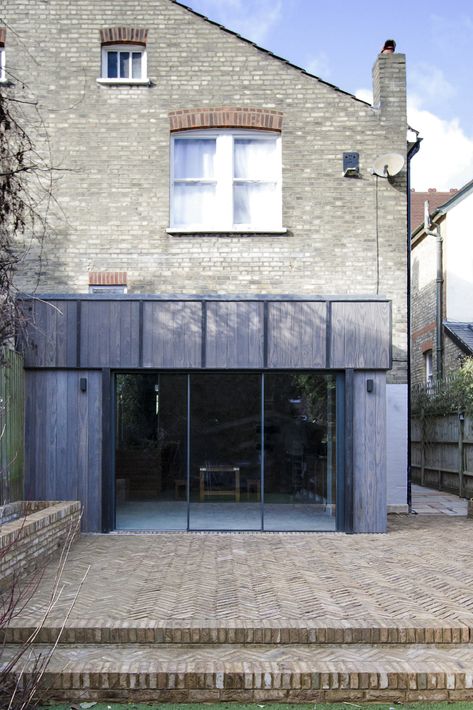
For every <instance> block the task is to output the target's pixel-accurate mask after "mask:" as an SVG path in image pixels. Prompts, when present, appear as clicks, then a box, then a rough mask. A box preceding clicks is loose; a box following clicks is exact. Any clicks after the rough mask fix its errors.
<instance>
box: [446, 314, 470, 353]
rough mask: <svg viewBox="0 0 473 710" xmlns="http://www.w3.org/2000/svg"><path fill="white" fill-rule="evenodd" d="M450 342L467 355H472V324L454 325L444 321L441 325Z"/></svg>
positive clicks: (451, 322)
mask: <svg viewBox="0 0 473 710" xmlns="http://www.w3.org/2000/svg"><path fill="white" fill-rule="evenodd" d="M443 326H444V328H445V330H446V332H447V333H448V335H450V337H451V338H452V340H453V341H454V342H455V343H456V344H457V345H458V346H459V347H460V348H461V349H462V350H463V352H465V353H466V354H467V355H473V323H454V322H453V321H445V322H444V324H443Z"/></svg>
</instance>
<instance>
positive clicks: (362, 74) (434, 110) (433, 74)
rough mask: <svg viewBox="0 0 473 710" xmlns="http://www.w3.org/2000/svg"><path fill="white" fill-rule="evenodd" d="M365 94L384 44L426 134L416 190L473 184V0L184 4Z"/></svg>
mask: <svg viewBox="0 0 473 710" xmlns="http://www.w3.org/2000/svg"><path fill="white" fill-rule="evenodd" d="M183 4H186V5H188V6H189V7H191V8H192V9H194V10H196V11H197V12H200V13H202V14H204V15H207V16H208V17H209V18H210V19H212V20H214V21H216V22H219V23H221V24H223V25H225V26H226V27H228V28H229V29H231V30H234V31H235V32H238V33H239V34H241V35H243V36H244V37H246V38H248V39H251V40H252V41H254V42H256V43H257V44H259V45H261V46H262V47H264V48H265V49H269V50H270V51H271V52H274V53H275V54H277V55H279V56H282V57H284V58H285V59H288V60H289V61H291V62H293V63H294V64H297V65H298V66H301V67H303V68H305V69H307V70H308V71H310V72H312V73H314V74H316V75H317V76H320V78H322V79H324V80H325V81H329V82H330V83H332V84H336V85H337V86H339V87H340V88H342V89H344V90H345V91H348V92H350V93H353V94H356V95H357V96H358V97H359V98H362V99H365V100H368V101H370V100H371V67H372V65H373V62H374V60H375V58H376V55H377V53H378V52H379V51H380V50H381V48H382V46H383V44H384V41H385V40H386V39H391V38H392V39H395V40H396V43H397V51H399V52H404V53H405V54H406V58H407V86H408V121H409V124H410V125H411V126H412V127H413V128H415V129H416V130H418V131H419V132H420V135H421V136H422V138H423V141H422V146H421V150H420V152H419V153H418V155H417V156H416V157H415V158H414V159H413V161H412V186H413V187H414V188H415V189H416V190H427V189H428V188H430V187H434V188H437V189H438V190H449V189H450V188H455V187H456V188H459V187H461V186H462V185H464V184H465V183H466V182H468V181H469V180H471V179H473V2H472V0H451V1H450V3H446V2H445V1H444V0H428V1H427V0H395V2H386V0H380V1H379V2H375V1H374V0H183Z"/></svg>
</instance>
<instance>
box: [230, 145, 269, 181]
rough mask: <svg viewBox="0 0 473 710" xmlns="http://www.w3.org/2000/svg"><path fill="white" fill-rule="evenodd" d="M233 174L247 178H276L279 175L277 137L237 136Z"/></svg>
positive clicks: (234, 148) (234, 147) (236, 176)
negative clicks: (270, 138) (262, 138)
mask: <svg viewBox="0 0 473 710" xmlns="http://www.w3.org/2000/svg"><path fill="white" fill-rule="evenodd" d="M233 157H234V165H233V176H234V177H235V178H243V179H246V180H274V178H275V177H276V175H277V159H276V139H272V140H268V139H265V140H261V139H257V138H253V139H251V138H235V141H234V143H233Z"/></svg>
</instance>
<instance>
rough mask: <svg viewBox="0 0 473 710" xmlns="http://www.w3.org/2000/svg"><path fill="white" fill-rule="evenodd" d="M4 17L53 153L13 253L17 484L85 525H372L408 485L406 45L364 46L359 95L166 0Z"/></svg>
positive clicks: (373, 528) (53, 7) (107, 2)
mask: <svg viewBox="0 0 473 710" xmlns="http://www.w3.org/2000/svg"><path fill="white" fill-rule="evenodd" d="M3 19H4V24H5V26H6V28H7V29H6V32H5V31H4V32H3V49H2V62H3V64H4V67H5V83H6V84H7V85H8V86H7V88H6V89H5V90H7V91H11V92H14V93H17V94H18V95H20V96H23V97H24V96H29V95H33V96H34V97H35V100H36V101H38V105H39V110H40V112H41V116H42V121H43V123H42V125H41V126H38V134H37V141H38V147H39V148H41V149H44V145H45V141H46V140H47V145H48V149H49V150H50V151H51V159H52V161H53V163H54V164H55V165H59V166H61V167H62V168H64V171H63V172H61V173H59V174H58V176H57V179H56V180H55V184H54V198H55V204H57V205H58V206H59V207H58V208H57V209H53V215H52V217H51V220H52V222H53V226H54V229H52V230H51V234H50V235H49V236H48V239H47V240H46V242H45V243H44V247H43V251H42V253H41V254H39V253H38V252H37V251H35V248H34V247H32V249H31V251H30V253H29V256H28V259H27V260H25V262H24V263H23V264H22V267H21V271H20V272H19V273H18V285H19V287H20V288H21V289H22V291H23V292H24V294H25V296H24V307H25V309H26V310H27V312H28V313H29V315H30V316H31V319H32V323H33V327H32V328H31V329H30V336H29V339H28V343H27V346H26V347H25V368H26V442H25V443H26V464H25V491H26V496H27V498H29V499H36V500H42V499H48V500H55V499H80V500H81V501H82V503H83V505H84V516H83V526H84V529H85V530H89V531H104V532H108V531H111V530H114V529H127V530H150V529H152V530H215V529H218V530H307V531H312V530H339V531H346V532H383V531H385V529H386V514H387V511H388V510H389V509H391V510H397V511H404V510H407V505H406V502H407V395H408V392H407V352H408V346H407V337H408V334H407V291H408V289H407V244H408V234H407V184H408V169H409V168H408V166H409V150H410V149H411V148H412V146H409V145H408V144H407V138H406V134H407V123H406V86H405V56H404V55H403V54H400V53H397V52H395V51H394V47H393V45H392V43H390V42H388V43H387V44H386V46H385V48H384V50H383V51H382V52H381V53H380V54H379V55H378V56H377V57H376V61H375V63H374V67H373V90H374V103H373V105H369V104H367V103H365V102H363V101H361V100H359V99H357V98H356V97H355V96H353V95H351V94H349V93H347V92H346V91H343V90H341V89H339V88H337V87H336V86H333V85H331V84H329V83H327V82H325V81H323V80H321V79H320V78H318V77H315V76H312V75H310V74H309V73H307V72H306V71H304V70H303V69H300V68H298V67H297V66H294V65H292V64H291V63H289V62H287V61H285V60H284V59H281V58H280V57H277V56H274V55H273V54H271V53H270V52H268V51H265V50H264V49H262V48H260V47H258V46H256V45H255V44H253V43H252V42H249V41H247V40H245V39H243V38H242V37H240V36H238V35H236V34H235V33H233V32H231V31H230V30H228V29H226V28H224V27H221V26H219V25H217V24H215V23H213V22H212V21H210V20H208V19H207V18H205V17H203V16H201V15H199V14H198V13H196V12H194V11H192V10H190V9H189V8H187V7H185V6H183V5H181V4H180V3H178V2H174V1H173V0H127V1H126V2H125V1H124V0H101V2H99V3H98V2H95V1H94V0H83V1H82V2H80V3H72V4H71V2H70V1H68V2H66V0H50V1H49V2H48V3H41V2H36V3H28V4H27V5H25V3H24V2H19V1H18V0H12V1H11V2H10V3H9V4H8V7H7V9H6V10H5V14H4V18H3ZM393 153H394V154H395V155H396V156H401V158H402V159H403V160H401V162H400V163H399V164H398V167H397V168H396V170H397V171H398V172H397V174H396V175H395V176H394V175H393V176H389V177H388V176H387V175H386V174H385V173H384V174H381V176H379V175H376V174H373V171H372V168H373V166H374V165H375V164H376V163H377V162H379V161H378V159H379V158H380V157H381V156H384V155H386V154H393ZM396 160H397V158H396ZM382 162H383V161H382V160H381V163H382ZM403 163H404V164H403ZM33 292H34V295H32V294H33Z"/></svg>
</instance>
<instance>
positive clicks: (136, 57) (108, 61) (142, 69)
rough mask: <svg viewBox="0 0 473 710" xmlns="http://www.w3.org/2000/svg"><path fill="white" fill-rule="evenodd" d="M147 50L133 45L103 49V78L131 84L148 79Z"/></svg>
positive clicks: (110, 46)
mask: <svg viewBox="0 0 473 710" xmlns="http://www.w3.org/2000/svg"><path fill="white" fill-rule="evenodd" d="M146 73H147V72H146V49H145V47H139V46H136V45H135V46H132V45H126V44H124V45H119V44H117V45H115V44H112V45H109V46H103V47H102V78H104V79H116V80H120V79H121V80H123V81H124V82H129V81H130V80H131V81H133V80H143V79H146Z"/></svg>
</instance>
